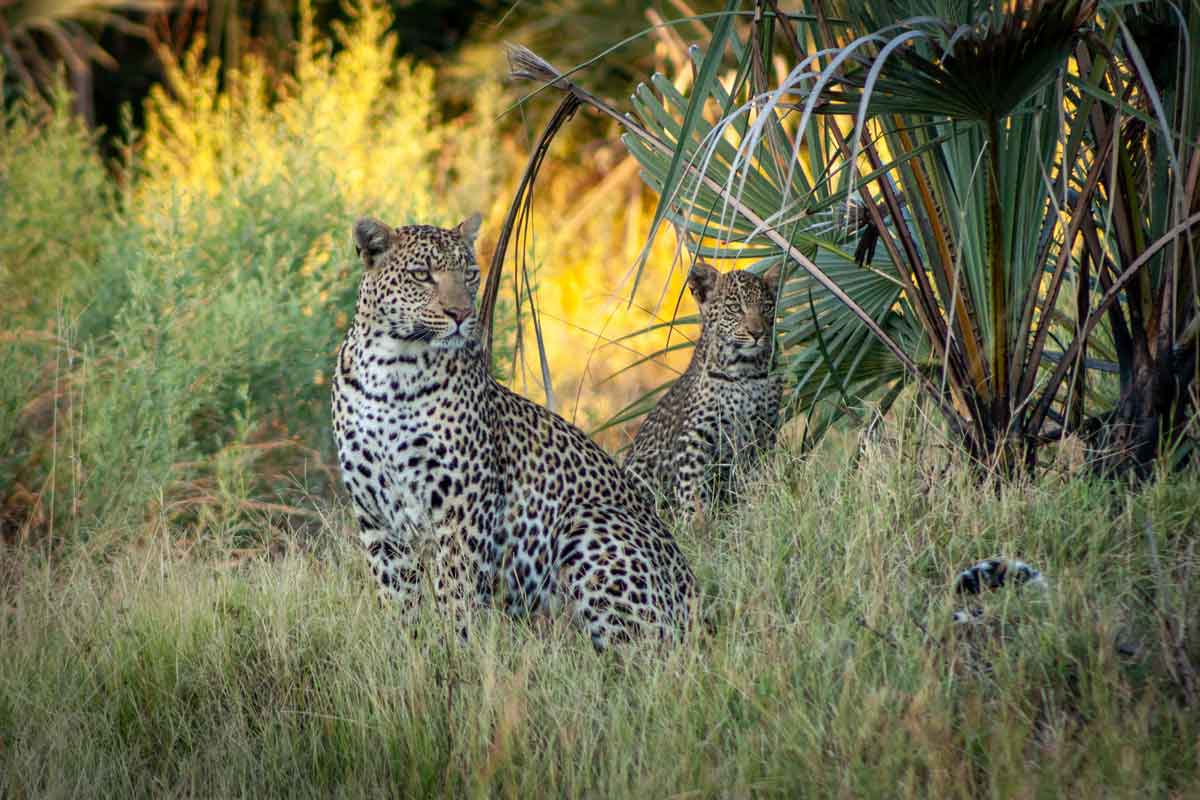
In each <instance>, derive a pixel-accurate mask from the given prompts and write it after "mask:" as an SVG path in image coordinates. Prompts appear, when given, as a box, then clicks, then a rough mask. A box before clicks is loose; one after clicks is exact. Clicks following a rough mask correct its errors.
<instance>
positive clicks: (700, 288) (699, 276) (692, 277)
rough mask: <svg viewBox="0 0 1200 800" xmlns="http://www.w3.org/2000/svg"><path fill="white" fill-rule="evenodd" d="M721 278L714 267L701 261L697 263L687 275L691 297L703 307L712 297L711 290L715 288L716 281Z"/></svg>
mask: <svg viewBox="0 0 1200 800" xmlns="http://www.w3.org/2000/svg"><path fill="white" fill-rule="evenodd" d="M720 277H721V273H719V272H717V270H716V268H715V267H712V266H710V265H708V264H705V263H704V262H703V261H697V262H696V263H695V264H694V265H693V266H692V269H691V272H689V273H688V288H689V289H691V290H692V296H693V297H695V298H696V302H697V303H699V304H700V305H704V304H705V303H707V302H708V300H709V298H710V297H711V296H712V293H713V290H714V289H716V288H717V280H719V279H720Z"/></svg>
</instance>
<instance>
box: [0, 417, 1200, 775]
mask: <svg viewBox="0 0 1200 800" xmlns="http://www.w3.org/2000/svg"><path fill="white" fill-rule="evenodd" d="M922 435H923V429H922V428H921V427H919V426H916V425H907V426H906V425H900V426H890V427H889V428H888V433H887V435H886V436H885V438H884V440H883V441H882V442H881V443H878V444H873V445H870V446H869V447H868V450H867V451H866V452H865V454H864V455H863V457H862V458H861V459H860V462H859V465H858V467H857V468H853V467H850V466H848V461H849V459H847V458H846V456H847V455H848V448H847V447H846V446H845V444H844V443H842V442H834V441H832V440H830V441H828V442H826V443H825V445H823V446H822V448H820V449H819V450H818V451H817V452H816V454H815V455H814V456H813V457H812V458H809V459H807V460H805V461H803V462H800V461H796V460H794V459H793V458H792V457H791V456H789V455H787V454H786V453H785V454H781V455H780V457H779V458H778V460H777V462H776V464H775V466H774V469H773V470H768V473H770V474H767V475H764V479H763V480H762V481H760V482H759V483H758V484H757V485H756V486H754V487H753V488H752V490H751V496H750V497H748V498H746V504H745V506H744V507H743V509H742V510H741V511H739V512H738V513H737V514H728V515H726V516H725V517H723V518H722V519H721V520H720V521H719V523H718V524H717V525H716V526H715V527H714V529H713V530H712V531H710V532H709V533H708V534H705V535H704V536H703V537H699V536H697V535H696V534H694V533H692V532H691V531H688V530H681V531H680V535H681V539H682V543H683V546H684V548H685V550H686V551H687V555H688V557H689V558H690V559H691V561H692V563H693V564H695V565H696V566H697V570H698V575H699V578H700V580H701V583H702V586H703V588H704V591H705V593H706V595H707V597H708V600H709V602H711V603H712V604H713V607H714V612H715V617H716V620H717V625H716V632H715V633H714V634H712V635H710V636H707V637H705V638H703V639H692V640H690V641H688V642H686V643H685V644H683V645H681V646H678V647H677V648H675V649H672V650H669V651H666V652H662V651H659V650H657V649H655V648H653V647H649V646H646V647H637V646H634V647H631V648H627V649H625V650H622V651H618V652H615V653H610V654H607V655H605V656H602V657H598V656H597V655H596V654H595V653H593V652H592V649H591V647H590V645H589V644H588V642H587V641H586V639H585V637H583V636H581V635H580V634H578V633H577V632H575V631H574V630H573V629H571V628H568V627H566V626H565V625H562V624H558V623H553V624H546V625H538V624H530V623H525V622H520V621H513V620H510V619H507V618H504V617H503V616H502V615H501V614H500V613H499V612H485V613H481V614H480V615H479V616H478V618H477V619H476V620H475V623H474V625H473V627H472V630H471V633H470V638H469V640H468V641H466V642H461V641H459V640H458V639H457V637H456V636H455V635H454V634H453V633H452V632H450V631H448V630H446V629H445V626H444V625H442V624H441V623H440V622H439V621H438V620H437V619H436V617H434V616H429V617H426V618H425V619H422V620H421V622H420V624H418V625H417V626H416V627H415V628H412V629H406V628H402V627H401V626H399V625H398V624H397V621H396V620H395V619H394V617H393V616H392V614H391V612H390V610H388V609H381V608H379V607H378V606H377V604H376V602H375V600H374V593H373V590H372V589H371V586H370V581H369V579H368V578H369V576H368V575H367V574H366V570H365V568H364V561H363V559H362V558H361V556H360V554H359V553H358V551H357V548H356V547H355V546H354V545H352V544H350V541H351V539H352V536H351V532H350V530H349V528H350V521H349V519H348V515H346V514H344V513H343V512H342V511H341V510H337V509H331V510H329V511H328V514H329V515H330V516H329V519H328V524H327V525H326V526H324V528H323V532H322V534H321V535H320V536H319V537H317V538H312V537H307V538H301V539H291V540H290V541H289V546H288V547H287V548H285V549H283V550H281V551H280V552H278V553H276V554H275V555H274V556H266V555H263V556H251V557H249V558H247V559H244V560H241V561H233V562H230V561H227V560H225V559H224V557H223V554H224V553H226V552H227V551H226V550H223V549H222V548H220V547H217V546H215V545H213V544H211V543H210V544H208V545H204V544H201V545H198V546H197V547H196V548H194V549H193V550H192V551H191V553H190V555H187V556H183V555H180V553H179V552H178V550H176V549H173V548H172V547H171V546H170V545H169V544H168V543H167V542H168V541H169V539H168V537H157V538H156V539H155V540H154V541H153V542H152V543H150V544H148V545H147V546H146V547H144V548H142V549H140V550H139V549H130V550H128V551H126V552H125V553H124V554H123V555H121V556H120V557H119V558H116V559H114V560H113V561H112V562H111V563H110V564H109V565H108V566H107V567H106V568H105V569H103V570H101V571H95V570H93V569H92V568H90V567H89V568H84V567H82V566H78V567H76V568H64V569H62V570H59V571H52V570H50V569H47V568H46V567H45V566H44V565H41V564H38V563H37V562H36V561H33V560H28V561H25V560H22V561H20V562H19V563H18V565H17V566H16V570H17V571H18V572H19V575H18V576H16V577H15V580H13V581H12V582H11V583H10V586H12V587H13V588H10V590H9V591H8V592H7V593H6V594H5V597H4V602H5V606H4V607H5V611H4V613H3V616H0V637H2V640H3V641H4V642H5V658H4V659H3V660H0V794H3V795H5V796H7V797H23V796H43V797H54V796H66V795H73V794H76V793H77V792H79V791H86V792H87V793H88V794H95V795H113V796H130V795H144V794H156V795H158V794H163V793H168V794H178V795H204V796H214V795H216V796H230V795H246V794H252V795H262V796H318V795H326V794H329V793H341V794H346V795H360V794H380V793H387V794H392V795H395V794H400V795H405V796H417V795H426V794H440V795H451V796H506V797H507V796H512V797H516V796H530V795H533V796H557V797H576V796H606V797H620V796H630V797H666V796H679V795H689V794H695V795H698V796H715V795H722V796H724V795H734V796H746V795H751V794H771V795H776V794H778V795H786V796H844V797H896V796H936V797H964V798H965V797H979V796H998V797H1027V796H1062V795H1066V796H1076V797H1080V796H1089V797H1099V796H1105V797H1134V796H1137V797H1142V796H1166V795H1174V796H1187V795H1190V794H1191V793H1193V792H1195V791H1196V789H1197V788H1198V783H1197V777H1198V774H1200V773H1198V772H1197V753H1196V749H1195V746H1194V743H1195V741H1196V740H1197V735H1200V727H1198V725H1197V717H1196V715H1195V712H1194V709H1189V708H1185V707H1183V705H1182V703H1183V696H1182V695H1181V690H1180V688H1179V686H1180V684H1179V683H1178V682H1177V681H1176V679H1175V678H1173V677H1172V672H1173V670H1175V669H1176V666H1175V664H1176V662H1175V661H1174V658H1175V655H1174V653H1173V650H1172V648H1171V647H1170V646H1167V640H1166V639H1165V638H1164V636H1163V635H1162V633H1161V630H1162V629H1161V626H1160V624H1159V621H1158V619H1157V618H1156V614H1155V612H1154V611H1153V610H1152V609H1153V608H1154V607H1157V608H1158V609H1159V610H1161V611H1162V612H1163V613H1164V614H1166V615H1168V616H1171V617H1172V618H1176V617H1178V615H1179V614H1180V613H1181V610H1182V609H1183V608H1184V607H1185V604H1194V602H1195V600H1196V598H1197V582H1196V578H1195V573H1194V569H1193V567H1194V566H1195V564H1194V558H1193V553H1192V551H1191V549H1190V548H1189V546H1188V544H1187V543H1188V541H1189V540H1190V539H1192V538H1194V537H1195V536H1196V534H1197V533H1198V532H1200V531H1198V530H1197V525H1198V523H1197V520H1200V503H1198V501H1197V498H1198V497H1200V492H1198V491H1197V490H1198V489H1200V486H1198V485H1197V483H1196V480H1195V478H1194V477H1188V478H1183V477H1178V476H1173V477H1171V478H1169V479H1166V480H1164V481H1163V482H1160V483H1158V484H1155V485H1153V486H1150V487H1147V488H1144V489H1142V490H1139V491H1137V492H1135V493H1131V494H1127V495H1126V494H1120V493H1113V492H1112V491H1111V487H1110V486H1108V485H1106V484H1102V483H1096V482H1092V481H1089V480H1085V479H1079V478H1071V479H1063V478H1060V477H1048V478H1045V479H1043V480H1041V481H1039V482H1037V483H1032V484H1023V485H1015V486H1009V487H1006V488H1004V489H1003V490H999V491H997V490H995V489H994V488H989V487H981V486H979V485H978V484H977V483H976V482H975V481H974V480H973V479H972V478H971V476H970V474H969V473H968V472H967V471H966V470H965V469H963V468H962V466H961V465H952V466H950V467H949V469H943V467H944V466H945V465H944V464H941V463H938V462H940V461H942V460H944V459H942V458H941V457H940V456H938V454H937V452H936V451H934V450H933V449H931V448H930V447H929V446H928V445H923V444H922V443H921V437H922ZM920 464H926V465H928V466H914V465H920ZM1148 535H1150V536H1153V537H1154V540H1155V545H1156V552H1157V558H1158V563H1159V566H1158V567H1157V568H1156V566H1155V563H1154V561H1153V560H1152V558H1151V556H1150V551H1149V550H1148V548H1147V545H1146V542H1147V536H1148ZM995 552H1006V553H1010V554H1014V555H1020V556H1022V557H1024V558H1027V559H1029V560H1030V561H1032V562H1033V563H1035V564H1036V565H1037V566H1039V567H1040V568H1042V569H1044V570H1045V571H1046V572H1047V573H1048V575H1049V576H1050V580H1051V584H1052V589H1051V591H1050V592H1049V593H1047V594H1041V593H1033V592H1029V591H1027V592H1024V593H1022V592H1009V593H999V594H997V595H995V596H994V597H991V598H987V599H986V603H985V605H986V610H987V614H986V616H985V618H984V619H985V622H983V623H982V624H979V625H975V626H966V627H954V626H953V625H951V624H950V623H949V618H950V611H951V610H952V609H953V608H954V607H955V606H954V603H955V599H954V598H953V596H952V595H951V594H950V593H949V587H950V585H951V583H952V579H953V575H954V572H955V570H956V568H958V567H961V566H962V565H963V564H965V563H968V562H970V561H972V560H974V559H975V558H977V557H979V556H980V555H983V554H992V553H995ZM1176 568H1180V571H1176ZM1152 604H1153V605H1152ZM1189 630H1190V631H1191V632H1192V633H1193V634H1194V630H1192V629H1189ZM1185 649H1186V651H1187V652H1188V653H1189V654H1190V655H1191V657H1192V658H1194V657H1195V655H1196V645H1195V641H1194V639H1193V640H1189V641H1187V642H1186V644H1185Z"/></svg>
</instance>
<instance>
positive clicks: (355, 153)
mask: <svg viewBox="0 0 1200 800" xmlns="http://www.w3.org/2000/svg"><path fill="white" fill-rule="evenodd" d="M306 14H307V12H306ZM305 18H306V19H308V17H307V16H306V17H305ZM387 26H388V17H387V14H386V12H385V11H384V7H383V5H382V4H379V3H375V2H364V3H361V4H359V5H358V6H357V7H356V11H355V14H354V22H353V24H352V25H350V26H349V27H347V28H345V29H340V30H339V34H338V41H337V43H336V49H337V54H336V55H333V51H334V49H335V43H334V42H329V41H322V40H317V39H315V38H314V36H313V33H312V27H311V25H306V26H304V28H303V29H302V36H301V41H300V43H299V45H298V48H297V54H296V64H295V73H294V75H291V76H286V78H284V79H282V80H277V79H276V78H274V77H272V76H269V75H268V74H267V72H266V71H265V70H264V69H263V68H262V66H261V64H260V63H258V62H256V61H254V60H253V59H249V60H247V62H246V63H245V64H243V65H241V67H240V68H239V69H238V70H233V71H231V72H230V74H229V77H228V79H227V81H226V82H225V83H224V85H222V86H218V85H217V81H216V78H215V76H216V67H215V65H214V64H202V63H200V62H199V60H198V58H197V56H196V53H197V52H199V50H198V49H195V50H193V51H192V54H191V55H189V56H188V57H187V58H185V59H184V60H183V62H182V63H175V64H173V65H172V68H171V71H170V82H169V85H168V87H166V88H163V89H160V90H157V91H155V92H154V94H153V96H152V98H151V101H150V104H149V107H148V109H147V129H146V131H145V133H144V135H143V136H142V137H141V138H140V140H138V142H137V146H136V148H133V150H132V152H134V153H135V154H136V157H135V158H134V159H132V160H131V161H130V163H128V164H126V165H124V166H125V174H124V175H123V181H124V191H123V192H122V195H121V203H120V207H119V208H118V207H117V204H116V203H115V197H114V195H115V192H114V191H113V188H112V183H111V182H110V181H109V180H108V178H107V176H106V175H105V174H104V171H103V169H102V167H101V166H100V164H99V162H98V161H97V159H96V157H95V155H94V154H93V150H92V147H91V142H90V140H89V139H88V137H87V136H86V135H84V134H83V133H82V131H81V130H80V129H79V128H78V126H77V125H76V124H75V123H74V122H72V121H71V119H70V117H69V115H68V113H67V112H66V109H65V106H64V107H63V108H60V109H59V110H58V111H57V112H56V114H55V116H53V117H52V118H51V119H50V120H49V121H46V122H43V121H39V120H37V119H35V118H34V117H33V115H32V112H31V110H30V109H29V108H26V107H18V108H17V109H15V110H14V111H13V112H11V114H10V117H9V119H8V122H7V124H6V131H5V138H4V143H3V145H0V146H2V147H3V148H4V149H5V152H6V154H8V153H11V154H12V155H13V158H10V159H6V160H5V164H6V165H8V166H7V167H6V184H8V185H10V186H13V187H14V189H18V190H19V191H12V192H6V193H5V195H4V198H3V200H0V203H2V204H3V205H2V206H0V215H3V220H4V221H5V222H6V223H8V224H6V225H5V228H4V232H3V233H2V234H0V237H3V238H0V247H3V248H4V250H3V252H4V254H5V256H6V258H8V259H11V263H16V264H19V265H20V269H19V271H15V272H14V274H13V275H12V276H9V275H7V274H6V276H5V279H6V282H11V283H13V284H14V285H13V287H12V290H13V294H14V295H15V296H18V297H25V296H29V297H36V298H43V299H40V300H38V303H39V305H36V306H34V305H30V306H29V308H26V309H24V310H21V311H22V313H24V314H25V315H26V317H28V318H29V319H31V320H34V321H36V322H37V323H38V324H39V325H40V324H43V323H44V322H46V321H50V322H52V323H53V324H54V326H55V327H54V330H53V333H52V334H47V335H48V336H50V346H51V348H52V349H53V348H56V350H54V352H52V353H51V355H45V353H42V354H41V358H42V362H41V363H40V364H39V363H38V362H37V357H38V353H35V352H31V351H30V347H32V346H33V345H31V344H30V343H29V342H26V341H22V342H19V343H9V348H10V351H6V352H4V353H0V355H3V356H4V357H5V358H8V359H10V360H13V359H15V360H17V361H19V363H16V362H14V363H15V364H16V366H15V367H14V369H15V370H16V371H17V374H20V375H29V376H36V378H35V379H31V380H30V381H27V382H26V383H25V384H24V385H22V384H20V383H19V382H17V383H14V384H9V383H6V384H5V390H4V394H3V396H0V425H2V426H3V427H2V428H0V432H2V431H5V430H8V431H12V430H16V429H18V428H21V427H25V428H28V429H29V430H30V435H29V436H27V437H12V438H10V439H9V440H8V441H9V444H8V445H7V446H6V448H5V451H4V454H3V460H2V461H0V468H2V469H4V470H5V472H3V473H0V475H2V476H3V477H4V478H5V483H4V484H0V492H3V495H4V496H5V497H6V498H8V500H7V501H6V503H5V505H6V507H7V508H8V516H9V517H11V518H12V521H11V525H10V527H12V529H13V530H15V529H16V528H18V527H24V526H25V524H26V523H27V522H29V520H31V519H33V518H35V517H37V518H38V520H39V525H40V527H41V529H43V530H45V531H49V532H54V533H55V534H56V535H57V534H62V535H63V537H64V538H65V539H66V540H67V541H91V540H94V543H95V544H96V546H97V547H100V548H102V549H103V548H104V547H105V546H106V544H108V543H111V542H113V541H114V540H123V539H127V538H130V537H136V536H137V535H139V532H141V531H147V530H152V529H153V528H154V526H156V525H158V524H159V523H160V522H161V521H163V520H176V521H182V522H187V523H188V524H189V526H190V528H191V530H193V531H194V532H195V533H194V534H192V535H217V534H223V535H226V538H228V541H229V543H230V544H231V545H236V544H238V543H239V542H241V543H242V544H252V543H257V542H254V541H252V542H246V541H244V539H245V538H246V537H245V536H243V535H242V533H243V532H245V531H250V530H251V529H253V530H254V531H255V532H254V533H251V534H248V536H249V537H250V539H251V540H257V539H261V538H262V537H263V536H267V537H269V536H271V535H273V533H272V530H273V529H272V526H270V525H266V526H264V525H261V524H253V525H252V524H248V523H249V522H250V521H251V520H255V521H257V520H260V518H262V517H263V516H264V515H267V516H269V515H273V514H282V515H284V516H285V517H288V518H291V519H292V520H293V521H303V520H304V519H307V518H312V517H313V516H314V515H315V512H313V511H312V509H311V503H299V502H296V501H295V497H296V496H298V495H304V494H308V493H312V492H318V493H325V492H327V490H328V489H330V488H331V484H332V481H331V476H332V474H331V472H330V470H329V468H328V466H326V464H327V463H328V462H329V461H331V459H330V458H329V455H330V454H329V450H330V446H331V436H330V433H329V422H328V391H329V386H328V380H329V370H330V366H331V364H332V361H333V357H334V354H335V351H336V347H337V344H338V343H339V341H340V339H341V336H342V332H343V331H344V329H345V328H346V326H347V324H348V322H349V319H350V315H351V314H352V313H353V307H354V294H355V290H356V285H357V264H356V262H355V261H354V260H353V252H352V250H351V248H350V246H349V241H348V238H347V237H345V236H344V235H343V232H344V231H346V230H348V225H349V223H350V221H352V220H353V219H354V217H355V216H357V215H359V214H362V213H371V214H373V215H377V216H381V217H385V218H387V219H389V220H390V221H394V222H396V223H397V224H402V223H405V222H411V221H417V220H419V221H422V222H430V221H440V222H443V223H446V222H448V221H449V220H450V219H451V218H452V217H454V216H455V215H456V214H460V213H463V214H465V211H463V209H465V208H470V207H473V206H472V204H473V203H474V202H476V199H477V198H478V197H479V196H480V195H482V196H490V195H495V194H497V192H496V190H495V187H494V186H493V185H491V184H492V183H493V182H494V181H495V180H496V174H497V173H496V172H495V171H491V172H489V171H488V170H473V169H469V168H468V167H470V166H472V165H473V163H474V162H473V161H468V159H474V158H475V157H476V156H477V151H476V150H475V149H473V147H475V146H476V142H478V141H479V140H482V139H485V138H486V135H485V132H486V126H487V125H489V124H490V120H488V121H485V122H483V123H471V122H468V123H467V124H462V123H461V122H460V123H458V124H456V125H454V126H450V125H446V124H443V123H442V122H441V121H440V120H439V119H438V116H437V113H436V111H435V104H434V97H433V83H432V78H433V76H432V72H431V70H430V69H428V68H427V67H418V66H413V65H412V64H410V63H408V62H405V61H403V60H397V59H396V58H395V55H394V52H393V50H394V45H393V38H392V37H391V36H390V35H389V34H387ZM490 102H491V104H492V105H493V106H494V104H495V102H496V100H495V97H494V96H493V98H492V100H491V101H490ZM486 119H487V118H486V117H485V120H486ZM30 141H34V142H36V144H30V143H29V142H30ZM47 164H52V165H53V168H52V169H46V168H45V166H46V165H47ZM460 174H462V175H468V174H469V175H470V176H471V180H467V181H463V182H462V189H461V192H459V193H453V192H450V191H448V190H447V186H448V185H450V184H451V183H452V182H456V179H457V177H458V176H459V175H460ZM63 186H74V187H78V189H79V193H78V194H76V193H73V192H63V191H61V187H63ZM29 198H38V199H39V203H40V204H39V203H30V202H29ZM17 284H19V285H17ZM56 304H61V305H62V308H63V311H62V312H61V313H60V314H59V315H58V316H57V317H55V318H53V319H52V318H51V317H50V316H49V315H50V312H51V311H52V310H53V309H55V308H56V307H57V306H56ZM17 310H20V309H16V310H14V312H13V313H16V311H17ZM39 335H40V334H39ZM0 344H3V343H0ZM18 344H19V346H17V345H18ZM45 349H46V348H45V346H43V350H45ZM67 355H69V357H67ZM31 359H33V360H31ZM39 394H41V395H44V397H43V400H42V401H41V403H40V404H39V403H34V404H33V406H31V405H30V403H29V400H30V397H33V396H37V395H39ZM18 473H20V474H19V475H18ZM18 477H19V478H20V480H18ZM147 525H149V526H151V527H149V528H147V527H146V526H147ZM100 533H103V536H100V537H99V538H97V534H100ZM56 538H57V536H56Z"/></svg>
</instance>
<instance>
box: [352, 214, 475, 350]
mask: <svg viewBox="0 0 1200 800" xmlns="http://www.w3.org/2000/svg"><path fill="white" fill-rule="evenodd" d="M479 223H480V217H479V215H478V214H474V215H472V216H471V217H469V218H467V219H466V220H464V221H463V222H461V223H459V224H458V225H457V226H455V227H454V228H451V229H449V230H447V229H445V228H435V227H433V226H431V225H408V226H406V227H403V228H393V227H391V226H389V225H386V224H384V223H382V222H380V221H379V220H377V219H371V218H364V219H360V220H359V221H358V222H356V223H354V245H355V248H356V249H357V250H358V254H359V255H360V256H361V257H362V260H363V264H364V265H366V269H365V270H364V271H363V276H362V282H361V283H360V284H359V288H358V311H357V314H358V319H359V320H360V321H361V322H362V323H363V324H364V325H366V326H367V327H369V328H371V329H374V330H379V331H381V332H384V333H386V334H387V335H390V336H391V337H392V338H394V339H399V340H401V341H406V342H414V343H415V342H428V343H429V344H430V345H431V346H433V347H438V348H443V349H456V348H460V347H463V346H465V345H466V344H467V343H468V342H469V341H472V340H474V339H475V335H476V327H477V317H476V313H475V292H476V291H477V290H478V289H479V264H478V263H477V262H476V260H475V247H474V245H475V237H476V235H478V233H479Z"/></svg>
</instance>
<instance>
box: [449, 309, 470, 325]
mask: <svg viewBox="0 0 1200 800" xmlns="http://www.w3.org/2000/svg"><path fill="white" fill-rule="evenodd" d="M445 312H446V316H447V317H449V318H450V319H452V320H454V321H455V322H462V321H463V320H464V319H466V318H467V317H469V316H471V308H470V306H454V307H453V308H447V309H445Z"/></svg>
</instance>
